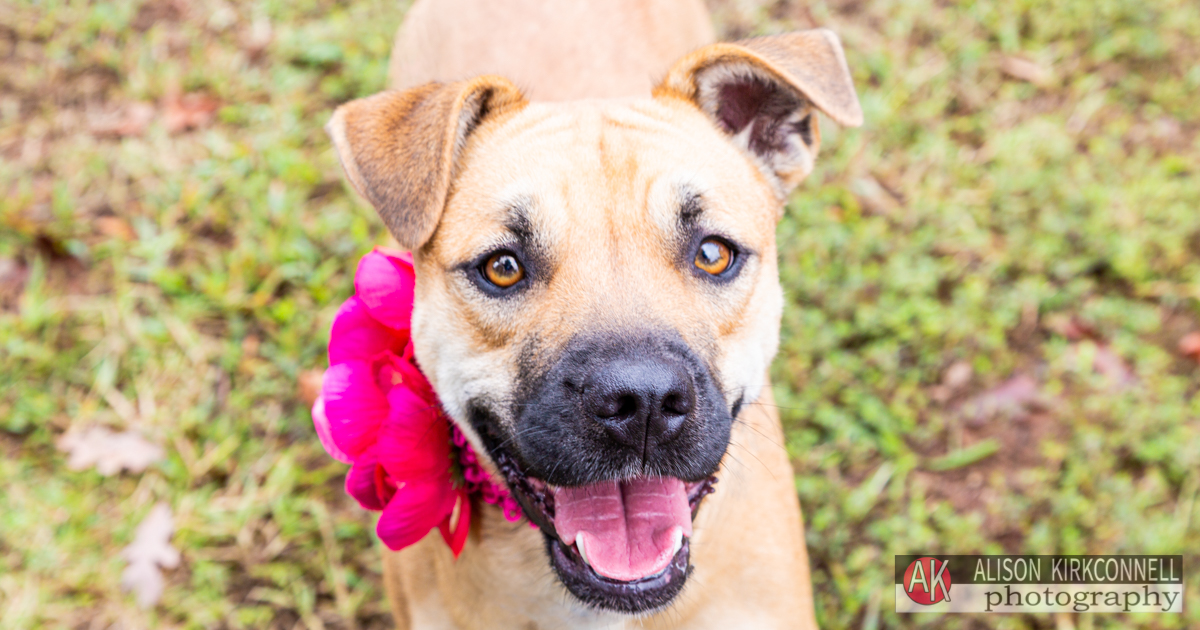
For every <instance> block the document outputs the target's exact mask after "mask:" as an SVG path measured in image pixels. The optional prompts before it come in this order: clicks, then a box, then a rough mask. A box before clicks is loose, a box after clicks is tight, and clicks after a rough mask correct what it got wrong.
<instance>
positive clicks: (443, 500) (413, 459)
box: [312, 248, 521, 557]
mask: <svg viewBox="0 0 1200 630" xmlns="http://www.w3.org/2000/svg"><path fill="white" fill-rule="evenodd" d="M415 284H416V274H415V272H414V271H413V265H412V258H411V256H410V255H409V254H407V253H394V252H389V251H387V250H384V249H379V248H376V249H375V250H374V251H372V252H371V253H369V254H367V255H366V256H363V258H362V260H361V261H359V264H358V272H357V273H356V274H355V277H354V288H355V295H354V296H353V297H351V298H350V299H348V300H346V302H345V303H344V304H342V306H341V308H339V309H338V312H337V315H335V316H334V320H333V328H332V330H331V331H330V335H329V369H328V370H327V371H326V372H325V376H324V380H323V382H322V387H321V395H320V397H319V398H318V399H317V401H316V403H315V404H314V405H313V410H312V415H313V424H314V426H315V427H316V430H317V436H318V437H319V438H320V440H321V445H322V446H324V447H325V450H326V452H328V453H329V454H330V455H331V456H332V457H333V458H334V459H337V460H338V461H340V462H343V463H347V464H350V465H351V468H350V471H349V473H347V475H346V492H347V493H348V494H349V495H350V496H352V497H354V498H355V500H357V501H358V503H359V505H361V506H362V507H363V508H365V509H368V510H378V511H382V512H383V514H382V515H381V516H380V518H379V523H378V525H377V526H376V528H375V532H376V534H378V536H379V538H380V540H382V541H383V542H384V544H386V545H387V546H388V547H389V548H390V549H393V550H399V549H403V548H405V547H407V546H409V545H411V544H413V543H415V542H417V541H419V540H421V539H422V538H424V537H425V535H426V534H428V533H429V532H430V530H432V529H434V528H435V527H436V528H437V529H438V530H439V531H440V532H441V534H442V538H443V539H444V540H445V541H446V544H448V545H449V546H450V549H451V550H452V551H453V552H454V555H455V557H458V554H459V553H460V552H461V551H462V548H463V546H464V545H465V544H466V539H467V532H468V531H469V528H470V523H471V496H472V495H476V496H478V497H480V498H481V499H482V500H483V501H485V502H486V503H490V504H493V505H499V506H501V508H502V509H503V510H504V514H505V518H507V519H508V520H510V521H516V520H519V519H520V518H521V510H520V507H519V506H518V505H517V503H516V501H515V500H514V499H513V498H512V497H511V496H510V495H509V493H508V491H507V490H506V489H505V488H503V487H502V486H501V485H499V484H497V483H495V482H493V481H492V479H491V476H490V475H489V474H488V473H487V472H486V471H485V470H484V469H483V467H482V466H481V465H480V464H479V462H478V458H477V457H476V455H475V453H474V451H473V450H471V446H470V444H468V443H467V441H466V439H465V437H463V435H462V433H461V432H459V430H458V428H457V427H455V426H454V425H453V423H452V422H451V421H450V419H449V418H448V417H447V416H446V415H445V413H444V412H443V411H442V408H441V403H440V402H439V401H438V398H437V395H436V394H435V393H434V391H433V388H432V387H431V386H430V384H429V381H428V380H427V379H426V378H425V375H424V374H422V373H421V370H420V368H419V366H418V365H417V361H416V357H414V356H413V351H412V343H411V340H410V338H409V328H410V322H411V318H412V306H413V288H414V286H415Z"/></svg>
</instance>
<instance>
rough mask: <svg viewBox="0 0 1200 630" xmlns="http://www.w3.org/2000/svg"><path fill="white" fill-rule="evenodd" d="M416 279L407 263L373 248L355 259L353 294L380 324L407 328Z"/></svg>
mask: <svg viewBox="0 0 1200 630" xmlns="http://www.w3.org/2000/svg"><path fill="white" fill-rule="evenodd" d="M416 279H417V276H416V274H415V273H414V272H413V269H412V263H411V262H409V261H406V260H405V259H404V258H402V257H399V256H389V255H387V254H386V253H384V252H381V251H379V250H376V251H373V252H371V253H369V254H367V255H366V256H363V257H362V260H360V261H358V272H357V273H355V274H354V290H355V295H357V296H358V299H360V300H362V302H363V304H365V305H366V306H367V309H368V310H369V311H370V312H371V317H374V318H375V319H377V320H379V322H380V323H382V324H383V325H384V326H388V327H390V328H395V329H397V330H408V328H409V326H410V320H411V319H412V307H413V288H414V286H415V285H416Z"/></svg>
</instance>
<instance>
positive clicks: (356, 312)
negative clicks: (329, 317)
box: [329, 297, 408, 365]
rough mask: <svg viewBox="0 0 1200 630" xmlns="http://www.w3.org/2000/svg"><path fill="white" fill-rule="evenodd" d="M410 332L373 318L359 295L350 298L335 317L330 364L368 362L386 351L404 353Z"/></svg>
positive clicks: (330, 334)
mask: <svg viewBox="0 0 1200 630" xmlns="http://www.w3.org/2000/svg"><path fill="white" fill-rule="evenodd" d="M407 343H408V335H407V334H406V333H402V332H398V331H396V330H393V329H391V328H388V327H387V326H384V325H383V324H381V323H379V322H378V321H376V320H375V318H373V317H371V313H370V311H368V310H367V306H366V305H365V304H363V302H362V300H360V299H358V297H351V298H350V299H348V300H346V301H345V302H344V303H343V304H342V307H341V308H339V309H338V312H337V315H335V316H334V317H333V328H332V330H331V331H330V332H329V363H330V365H336V364H338V363H344V362H346V361H355V360H357V361H368V360H370V359H373V358H375V357H376V356H378V355H379V354H380V353H382V352H393V353H395V354H397V355H398V354H401V353H402V352H404V347H405V345H406V344H407Z"/></svg>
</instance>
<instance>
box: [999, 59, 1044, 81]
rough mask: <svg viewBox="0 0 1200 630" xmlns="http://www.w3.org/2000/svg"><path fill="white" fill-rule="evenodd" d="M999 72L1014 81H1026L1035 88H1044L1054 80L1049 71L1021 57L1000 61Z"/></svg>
mask: <svg viewBox="0 0 1200 630" xmlns="http://www.w3.org/2000/svg"><path fill="white" fill-rule="evenodd" d="M1000 70H1002V71H1003V72H1004V74H1007V75H1008V76H1010V77H1012V78H1014V79H1020V80H1021V81H1028V82H1029V83H1032V84H1034V85H1037V86H1046V85H1049V84H1050V82H1051V81H1052V80H1053V79H1054V75H1053V74H1051V73H1050V71H1049V70H1047V69H1046V68H1043V67H1042V66H1040V65H1038V64H1037V63H1035V62H1033V61H1030V60H1028V59H1022V58H1021V57H1005V58H1003V59H1002V60H1000Z"/></svg>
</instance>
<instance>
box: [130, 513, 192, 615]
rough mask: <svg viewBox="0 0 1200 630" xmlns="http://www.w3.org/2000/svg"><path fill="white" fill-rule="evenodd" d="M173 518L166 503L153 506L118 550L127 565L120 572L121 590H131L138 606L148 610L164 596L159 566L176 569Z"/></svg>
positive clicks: (176, 556)
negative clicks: (129, 541) (172, 540)
mask: <svg viewBox="0 0 1200 630" xmlns="http://www.w3.org/2000/svg"><path fill="white" fill-rule="evenodd" d="M174 533H175V519H174V518H173V517H172V515H171V508H170V507H169V506H168V505H167V504H165V503H159V504H158V505H155V506H154V508H153V509H152V510H150V513H149V514H147V515H146V518H145V519H143V520H142V522H141V523H140V524H139V525H138V526H137V532H136V533H135V534H134V537H133V543H132V544H130V545H129V546H128V547H126V548H125V549H123V550H121V557H123V558H125V560H127V561H128V562H129V566H127V567H125V570H124V571H123V572H121V588H123V589H125V590H127V591H133V594H134V596H135V597H136V598H137V602H138V606H141V607H142V608H149V607H151V606H153V605H154V604H156V603H158V600H159V598H161V597H162V594H163V587H164V584H163V576H162V572H161V571H159V567H162V568H164V569H173V568H175V567H177V566H179V550H178V549H176V548H174V547H172V546H171V536H172V535H173V534H174Z"/></svg>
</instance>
